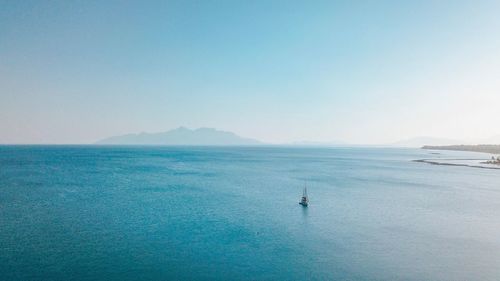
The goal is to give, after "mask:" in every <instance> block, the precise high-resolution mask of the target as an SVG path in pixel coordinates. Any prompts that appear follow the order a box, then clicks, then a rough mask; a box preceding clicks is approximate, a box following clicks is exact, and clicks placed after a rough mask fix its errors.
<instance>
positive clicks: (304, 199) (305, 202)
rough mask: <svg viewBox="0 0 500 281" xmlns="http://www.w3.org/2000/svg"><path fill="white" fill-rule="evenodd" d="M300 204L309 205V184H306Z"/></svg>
mask: <svg viewBox="0 0 500 281" xmlns="http://www.w3.org/2000/svg"><path fill="white" fill-rule="evenodd" d="M299 204H300V205H302V206H304V207H307V205H309V197H307V186H306V185H305V184H304V191H302V198H301V199H300V202H299Z"/></svg>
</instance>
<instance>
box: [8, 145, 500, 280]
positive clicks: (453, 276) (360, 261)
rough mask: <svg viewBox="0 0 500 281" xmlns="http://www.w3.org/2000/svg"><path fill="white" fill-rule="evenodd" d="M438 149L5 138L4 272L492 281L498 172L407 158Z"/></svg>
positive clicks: (57, 276)
mask: <svg viewBox="0 0 500 281" xmlns="http://www.w3.org/2000/svg"><path fill="white" fill-rule="evenodd" d="M441 156H442V157H463V158H478V157H479V158H486V156H485V155H483V154H474V153H462V152H460V153H459V152H443V154H442V155H441ZM441 156H438V155H431V154H429V152H427V151H423V150H418V149H381V148H297V147H295V148H290V147H95V146H0V213H1V216H0V225H1V227H0V276H2V279H3V280H41V279H45V280H309V279H311V280H498V277H499V276H500V267H499V264H500V236H499V235H498V229H499V227H500V203H499V202H500V186H499V185H498V179H499V178H500V174H499V170H488V169H477V168H469V167H454V166H433V165H428V164H425V163H416V162H412V161H411V160H414V159H421V158H432V157H441ZM305 181H307V184H308V190H309V195H310V206H309V208H307V209H306V208H303V207H301V206H300V205H298V200H299V199H300V196H301V193H302V187H303V185H304V182H305Z"/></svg>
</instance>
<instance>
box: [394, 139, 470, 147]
mask: <svg viewBox="0 0 500 281" xmlns="http://www.w3.org/2000/svg"><path fill="white" fill-rule="evenodd" d="M464 143H467V142H464V141H460V140H453V139H441V138H433V137H415V138H411V139H406V140H401V141H398V142H395V143H392V144H391V146H398V147H422V146H424V145H458V144H464Z"/></svg>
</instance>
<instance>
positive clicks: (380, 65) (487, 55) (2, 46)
mask: <svg viewBox="0 0 500 281" xmlns="http://www.w3.org/2000/svg"><path fill="white" fill-rule="evenodd" d="M0 4H1V8H0V143H88V142H93V141H95V140H97V139H100V138H104V137H107V136H111V135H117V134H124V133H131V132H141V131H147V132H157V131H165V130H168V129H172V128H175V127H178V126H181V125H182V126H187V127H191V128H194V127H203V126H204V127H215V128H219V129H224V130H229V131H233V132H235V133H237V134H240V135H242V136H246V137H254V138H258V139H261V140H264V141H269V142H287V141H294V140H315V141H328V140H344V141H347V142H352V143H385V142H392V141H396V140H398V139H404V138H408V137H413V136H419V135H430V136H439V137H447V138H461V139H463V138H483V137H489V136H491V135H496V134H500V125H499V124H500V16H499V15H500V1H296V2H295V1H130V2H127V1H19V0H15V1H5V0H0Z"/></svg>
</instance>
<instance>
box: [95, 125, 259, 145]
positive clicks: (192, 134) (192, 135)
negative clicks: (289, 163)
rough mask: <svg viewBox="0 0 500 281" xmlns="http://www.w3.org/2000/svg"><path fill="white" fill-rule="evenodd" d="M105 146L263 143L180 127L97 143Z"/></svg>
mask: <svg viewBox="0 0 500 281" xmlns="http://www.w3.org/2000/svg"><path fill="white" fill-rule="evenodd" d="M95 144H103V145H259V144H263V143H262V142H261V141H258V140H256V139H252V138H244V137H240V136H238V135H236V134H235V133H233V132H229V131H222V130H217V129H214V128H206V127H202V128H197V129H188V128H186V127H178V128H176V129H172V130H169V131H165V132H158V133H146V132H141V133H137V134H125V135H119V136H111V137H108V138H105V139H102V140H99V141H97V142H95Z"/></svg>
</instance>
